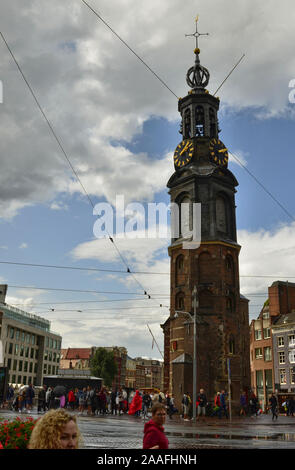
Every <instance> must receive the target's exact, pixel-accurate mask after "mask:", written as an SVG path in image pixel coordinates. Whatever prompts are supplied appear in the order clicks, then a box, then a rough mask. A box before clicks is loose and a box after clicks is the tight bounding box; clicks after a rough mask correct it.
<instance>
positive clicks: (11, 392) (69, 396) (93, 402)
mask: <svg viewBox="0 0 295 470" xmlns="http://www.w3.org/2000/svg"><path fill="white" fill-rule="evenodd" d="M57 389H58V390H57ZM62 389H64V390H62ZM33 401H34V403H36V405H37V412H38V413H45V412H47V411H49V410H52V409H59V408H64V409H69V410H70V411H76V412H77V413H78V414H80V415H84V414H85V415H88V416H95V415H106V414H111V415H123V414H129V415H134V416H136V417H140V416H142V417H144V418H146V417H147V416H148V413H150V412H151V409H152V406H153V405H154V404H156V403H162V404H163V405H165V408H166V410H167V414H168V415H169V418H170V419H172V416H173V414H175V413H176V412H177V411H178V410H177V409H176V408H175V407H174V399H173V397H172V396H171V395H169V394H168V393H166V394H164V393H163V392H161V391H159V390H155V391H154V392H153V393H147V392H144V391H143V392H141V391H139V390H136V391H131V392H130V393H127V391H126V390H125V389H119V390H117V389H116V390H107V389H106V388H104V387H102V388H101V389H98V388H93V387H91V386H88V387H84V388H82V389H78V388H72V389H70V390H69V391H66V389H65V387H63V386H57V387H47V386H46V385H44V386H43V387H37V390H36V391H35V390H34V387H33V385H32V384H30V385H28V386H22V387H20V389H14V388H13V387H12V385H9V387H8V392H7V397H6V405H7V406H8V407H9V408H11V409H13V410H15V411H18V412H19V413H30V412H31V410H32V405H33Z"/></svg>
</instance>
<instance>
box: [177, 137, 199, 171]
mask: <svg viewBox="0 0 295 470" xmlns="http://www.w3.org/2000/svg"><path fill="white" fill-rule="evenodd" d="M193 152H194V144H193V142H192V140H190V139H187V140H183V141H182V142H180V144H179V145H177V147H176V149H175V152H174V165H175V167H176V168H182V167H183V166H185V165H187V164H188V163H189V162H190V161H191V159H192V157H193Z"/></svg>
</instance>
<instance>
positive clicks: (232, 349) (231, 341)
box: [228, 335, 236, 354]
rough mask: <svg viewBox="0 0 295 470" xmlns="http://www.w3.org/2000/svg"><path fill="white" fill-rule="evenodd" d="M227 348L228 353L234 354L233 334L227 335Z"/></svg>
mask: <svg viewBox="0 0 295 470" xmlns="http://www.w3.org/2000/svg"><path fill="white" fill-rule="evenodd" d="M228 350H229V354H236V346H235V338H234V336H233V335H230V337H229V343H228Z"/></svg>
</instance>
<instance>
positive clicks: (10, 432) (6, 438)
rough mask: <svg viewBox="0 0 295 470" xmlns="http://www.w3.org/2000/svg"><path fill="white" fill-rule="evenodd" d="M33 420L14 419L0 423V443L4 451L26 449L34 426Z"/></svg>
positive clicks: (34, 421) (28, 418) (29, 418)
mask: <svg viewBox="0 0 295 470" xmlns="http://www.w3.org/2000/svg"><path fill="white" fill-rule="evenodd" d="M36 421H37V420H35V419H33V418H31V417H27V418H26V419H25V420H22V419H21V418H15V419H14V420H12V421H8V420H5V421H1V422H0V443H1V444H2V446H3V448H4V449H26V448H27V446H28V444H29V440H30V437H31V433H32V430H33V428H34V426H35V424H36Z"/></svg>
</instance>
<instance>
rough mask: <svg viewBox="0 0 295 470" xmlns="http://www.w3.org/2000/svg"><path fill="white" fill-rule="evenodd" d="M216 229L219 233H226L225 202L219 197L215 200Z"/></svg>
mask: <svg viewBox="0 0 295 470" xmlns="http://www.w3.org/2000/svg"><path fill="white" fill-rule="evenodd" d="M216 228H217V230H218V231H219V232H222V233H227V228H228V224H227V215H226V200H225V198H224V197H223V196H221V195H219V196H217V198H216Z"/></svg>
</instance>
